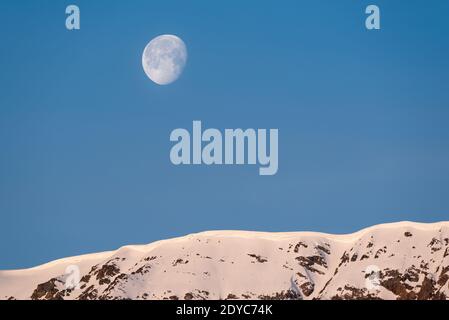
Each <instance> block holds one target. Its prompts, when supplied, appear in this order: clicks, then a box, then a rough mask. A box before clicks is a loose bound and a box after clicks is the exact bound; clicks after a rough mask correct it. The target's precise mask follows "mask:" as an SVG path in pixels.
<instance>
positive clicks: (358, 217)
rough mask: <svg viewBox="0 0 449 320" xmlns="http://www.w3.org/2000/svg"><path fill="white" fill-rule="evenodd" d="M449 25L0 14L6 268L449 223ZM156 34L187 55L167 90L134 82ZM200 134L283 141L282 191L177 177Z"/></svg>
mask: <svg viewBox="0 0 449 320" xmlns="http://www.w3.org/2000/svg"><path fill="white" fill-rule="evenodd" d="M72 3H75V4H77V5H79V7H80V9H81V30H80V31H71V32H70V31H67V30H66V29H65V7H66V6H67V5H69V4H72ZM372 3H374V4H377V5H379V7H380V9H381V27H382V29H381V30H380V31H367V30H366V29H365V27H364V20H365V17H366V15H365V14H364V11H365V7H366V6H367V5H368V4H372ZM448 18H449V2H448V1H443V0H441V1H439V0H435V1H432V2H431V4H430V3H429V2H428V1H407V2H400V1H369V2H368V1H349V0H339V1H334V0H332V1H330V0H329V1H315V0H314V1H277V2H274V1H266V2H265V1H99V0H97V1H72V2H66V1H50V0H46V1H20V2H19V1H2V2H1V4H0V26H1V28H0V38H1V39H2V41H1V44H0V47H1V50H0V57H1V59H0V64H1V65H0V67H1V72H0V88H1V92H0V148H1V152H0V252H1V257H0V268H1V269H10V268H23V267H30V266H34V265H37V264H40V263H44V262H46V261H49V260H52V259H56V258H60V257H65V256H70V255H76V254H82V253H89V252H95V251H103V250H111V249H115V248H117V247H119V246H122V245H126V244H132V243H148V242H151V241H154V240H158V239H164V238H168V237H173V236H179V235H184V234H187V233H191V232H198V231H204V230H210V229H245V230H264V231H298V230H315V231H323V232H332V233H346V232H352V231H355V230H357V229H359V228H362V227H365V226H368V225H372V224H377V223H385V222H392V221H399V220H414V221H423V222H432V221H439V220H448V219H449V167H448V163H449V125H448V120H449V88H448V86H449V59H448V57H449V40H448V39H449V24H448V23H447V21H448ZM160 34H176V35H178V36H179V37H181V38H182V39H183V40H184V41H185V43H186V45H187V48H188V51H189V60H188V63H187V66H186V69H185V71H184V73H183V75H182V76H181V78H180V79H179V80H178V81H177V82H175V83H173V84H171V85H168V86H158V85H156V84H154V83H152V82H151V81H150V80H149V79H148V78H147V77H146V76H145V74H144V72H143V70H142V67H141V54H142V51H143V49H144V47H145V45H146V44H147V43H148V42H149V41H150V40H151V39H152V38H153V37H155V36H157V35H160ZM193 120H201V121H202V122H203V126H204V127H213V128H219V129H224V128H239V127H241V128H267V129H268V128H278V129H279V171H278V173H277V175H275V176H265V177H264V176H259V175H258V167H257V166H215V167H207V166H181V167H175V166H173V165H172V164H171V162H170V159H169V151H170V148H171V146H172V143H171V142H170V141H169V135H170V132H171V131H172V130H173V129H175V128H180V127H184V128H191V125H192V121H193Z"/></svg>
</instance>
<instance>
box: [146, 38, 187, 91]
mask: <svg viewBox="0 0 449 320" xmlns="http://www.w3.org/2000/svg"><path fill="white" fill-rule="evenodd" d="M186 62H187V48H186V45H185V43H184V41H182V40H181V39H180V38H178V37H177V36H174V35H169V34H167V35H161V36H158V37H156V38H154V39H153V40H151V41H150V43H148V44H147V46H146V47H145V50H144V51H143V55H142V66H143V70H144V71H145V73H146V74H147V76H148V78H150V79H151V80H153V81H154V82H156V83H157V84H160V85H166V84H170V83H172V82H173V81H176V79H178V78H179V76H180V75H181V73H182V71H183V70H184V67H185V65H186Z"/></svg>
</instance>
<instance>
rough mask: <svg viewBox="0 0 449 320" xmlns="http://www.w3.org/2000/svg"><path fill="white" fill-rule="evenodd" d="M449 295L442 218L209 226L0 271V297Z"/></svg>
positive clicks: (446, 231)
mask: <svg viewBox="0 0 449 320" xmlns="http://www.w3.org/2000/svg"><path fill="white" fill-rule="evenodd" d="M67 270H72V271H73V270H79V276H78V274H77V272H73V273H66V271H67ZM73 279H76V280H79V284H78V286H77V287H75V288H72V287H71V284H72V283H74V282H73ZM75 282H77V281H75ZM448 297H449V222H439V223H432V224H423V223H413V222H399V223H392V224H383V225H377V226H373V227H370V228H366V229H363V230H361V231H359V232H356V233H353V234H348V235H331V234H323V233H315V232H289V233H265V232H249V231H209V232H202V233H197V234H191V235H187V236H185V237H180V238H175V239H169V240H163V241H158V242H154V243H151V244H148V245H133V246H125V247H122V248H120V249H118V250H116V251H110V252H103V253H95V254H88V255H83V256H77V257H71V258H65V259H60V260H56V261H53V262H50V263H47V264H44V265H41V266H38V267H35V268H31V269H25V270H11V271H0V299H39V300H45V299H93V300H94V299H145V300H152V299H185V300H190V299H446V298H448Z"/></svg>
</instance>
